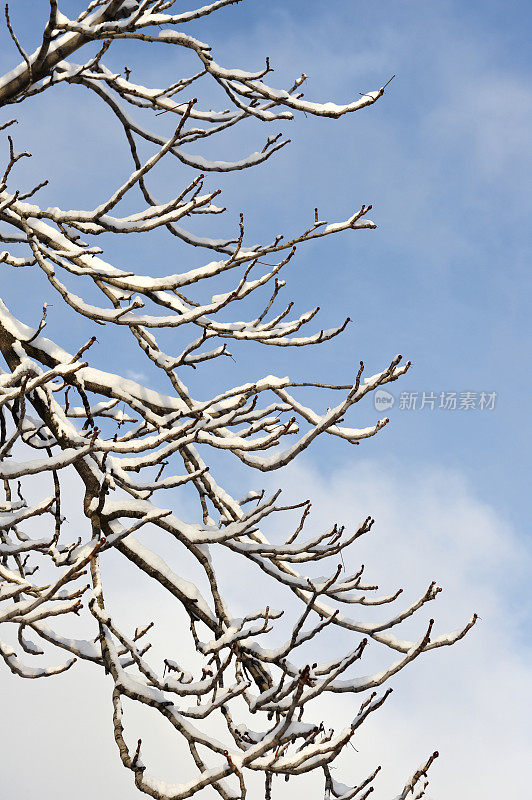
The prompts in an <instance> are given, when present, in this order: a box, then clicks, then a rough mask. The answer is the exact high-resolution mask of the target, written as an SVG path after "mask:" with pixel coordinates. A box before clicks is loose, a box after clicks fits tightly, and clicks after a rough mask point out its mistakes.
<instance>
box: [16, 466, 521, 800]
mask: <svg viewBox="0 0 532 800" xmlns="http://www.w3.org/2000/svg"><path fill="white" fill-rule="evenodd" d="M274 477H275V476H274ZM274 482H275V481H274V480H273V481H272V484H273V483H274ZM283 485H284V486H285V493H286V496H287V498H288V497H294V498H295V497H298V498H301V496H302V495H304V496H309V497H311V498H312V500H313V516H312V524H313V525H314V526H315V527H316V528H317V529H320V528H322V527H324V526H329V525H330V523H331V522H332V521H334V520H338V521H341V522H347V523H348V524H351V525H354V524H357V523H358V522H359V521H360V519H361V518H364V517H365V516H366V515H368V514H372V515H373V516H374V517H376V524H375V526H374V529H373V531H372V533H370V534H369V535H368V537H365V538H367V541H366V542H364V541H363V540H362V542H360V543H359V544H357V545H355V546H354V547H353V550H352V554H349V555H348V554H346V555H345V556H344V558H345V560H346V567H347V569H350V568H351V567H356V566H358V564H359V562H360V561H363V562H364V563H366V564H367V575H368V578H370V579H371V580H374V579H375V580H376V581H377V582H379V583H380V585H381V588H382V589H383V590H384V591H387V590H388V589H391V588H393V587H396V586H399V585H402V586H404V587H405V589H406V592H405V595H408V596H410V595H412V596H413V595H414V594H416V593H420V592H422V591H423V589H424V588H425V586H426V584H427V583H428V582H430V580H432V579H437V580H438V582H439V583H440V585H443V586H444V587H445V592H444V593H442V594H441V595H440V596H439V598H438V600H436V601H435V602H434V603H432V604H430V607H429V611H428V613H429V614H431V615H434V616H435V618H436V620H437V626H438V630H439V631H440V632H443V630H449V629H453V628H456V627H459V626H460V625H461V624H462V623H463V622H464V621H465V620H466V619H467V618H468V617H469V616H470V614H471V612H472V611H474V610H476V611H478V613H479V614H480V616H481V618H482V620H481V622H479V624H478V626H477V627H476V628H475V629H473V631H472V632H471V633H470V635H469V636H468V637H467V638H466V640H464V641H463V642H461V643H459V644H457V645H456V646H455V647H453V648H444V649H441V650H438V651H436V652H433V653H431V654H429V655H427V656H426V657H425V658H424V659H420V660H419V661H418V662H416V663H415V664H413V665H411V666H410V668H407V669H406V670H405V672H404V673H402V674H401V675H400V676H396V678H394V679H393V681H392V682H391V685H393V686H394V687H395V689H396V692H395V693H394V694H393V695H392V696H391V698H390V699H389V700H388V702H387V704H386V706H385V707H384V708H383V709H381V711H380V712H378V713H377V714H375V715H374V716H373V719H372V720H371V721H370V722H369V723H368V724H367V725H366V726H365V727H364V728H363V729H362V730H361V732H360V734H359V735H358V736H357V738H356V741H355V746H356V747H357V750H358V753H355V752H352V751H350V752H349V754H348V757H345V758H344V763H343V764H342V765H341V768H340V767H339V768H338V772H337V774H338V776H339V777H340V776H342V778H343V777H344V775H345V779H346V780H351V779H352V780H353V781H354V782H355V781H356V779H357V778H360V777H361V775H363V774H365V773H366V772H369V771H370V769H371V768H373V767H374V766H375V765H376V764H377V763H381V764H382V765H383V768H384V769H383V773H382V776H381V777H380V779H379V782H378V784H377V788H378V789H379V793H378V794H377V795H376V796H380V797H383V798H386V797H388V798H389V797H393V796H394V794H395V793H397V791H398V789H399V788H400V786H402V782H403V781H404V779H405V778H406V777H407V776H408V774H409V773H410V772H411V771H413V770H414V769H415V767H416V766H417V765H418V764H419V763H420V762H421V761H422V760H423V759H424V758H426V757H427V756H428V755H429V754H430V753H431V752H432V751H433V750H434V749H439V750H440V751H441V758H440V760H439V762H437V763H436V765H435V766H434V768H433V771H432V789H431V796H432V797H433V798H434V800H440V799H441V800H443V798H449V797H461V796H463V794H464V791H465V789H464V787H467V797H468V799H469V800H481V798H482V800H488V798H491V797H493V798H496V797H502V796H519V794H520V793H519V785H520V781H521V778H522V776H521V770H522V768H523V767H522V765H523V764H525V763H526V761H527V751H528V752H529V749H530V745H531V744H532V741H531V738H532V737H531V736H530V731H529V729H528V720H527V719H526V707H527V703H528V705H529V701H530V699H531V697H530V694H531V689H530V687H531V686H532V680H531V679H532V668H531V667H530V663H529V661H528V662H527V649H526V646H525V642H524V639H521V638H520V637H521V636H522V623H523V617H522V612H520V611H519V608H520V604H521V603H525V602H526V596H525V594H524V592H523V591H522V589H521V588H520V581H521V578H522V577H523V575H524V574H525V572H526V570H527V569H528V567H529V565H530V558H529V556H528V554H527V553H526V552H525V551H524V550H523V548H522V547H521V546H520V544H519V542H518V539H517V537H516V535H515V532H514V531H513V530H512V529H511V528H510V527H509V526H508V524H507V523H506V522H505V521H504V520H503V519H501V518H500V517H499V516H498V515H497V513H496V511H495V510H494V509H493V508H491V507H489V506H488V505H486V504H484V503H481V502H480V501H479V500H478V498H476V497H475V496H474V495H473V493H472V492H471V491H470V489H469V488H468V487H467V485H466V483H465V481H464V479H463V476H461V475H460V474H458V473H453V472H449V471H445V470H440V469H438V468H428V467H427V466H425V467H420V468H413V469H408V468H405V467H404V466H403V465H401V464H400V463H399V462H393V463H388V464H387V465H385V466H382V465H381V466H379V465H378V464H376V463H374V462H371V461H357V462H352V463H350V464H346V465H345V466H343V467H342V468H341V469H338V470H332V471H328V472H327V473H325V472H324V470H323V468H321V469H319V470H318V469H316V468H315V467H313V466H312V465H311V464H310V463H307V464H306V465H300V466H294V467H293V468H292V469H289V470H287V471H286V475H285V480H284V481H283ZM278 520H280V517H278ZM109 556H110V557H111V563H109V564H108V568H107V572H108V577H109V578H111V575H113V576H115V577H116V581H117V583H118V584H119V586H120V592H118V591H116V592H114V591H112V590H110V591H108V593H107V597H108V603H109V604H110V605H113V606H116V608H114V611H115V613H116V614H117V615H120V617H121V619H123V620H126V622H127V625H128V626H131V625H136V624H138V623H139V622H145V621H147V619H148V617H150V615H151V614H152V613H153V612H155V613H157V610H158V609H164V611H162V612H159V616H160V624H158V629H159V641H158V642H157V649H156V657H159V654H160V652H163V650H166V651H167V650H168V648H170V649H171V650H172V651H173V653H174V654H175V656H176V657H178V658H179V653H180V649H182V644H181V642H180V637H179V628H180V618H179V616H177V618H176V612H175V610H174V609H172V606H171V604H168V602H167V600H165V597H164V593H163V592H159V590H158V589H156V588H155V589H154V588H151V589H149V588H148V586H147V584H145V583H142V584H138V583H137V581H133V580H129V581H128V578H127V576H128V575H129V576H130V577H131V576H132V575H133V572H132V571H131V570H130V568H129V565H124V563H123V561H122V560H121V558H120V557H119V556H118V554H116V555H111V554H109ZM165 557H166V558H167V559H171V558H172V548H168V550H167V552H166V553H165ZM173 558H174V559H175V562H174V564H173V566H174V568H175V569H176V570H179V569H183V568H184V566H185V565H184V562H183V560H182V556H181V554H180V553H176V552H174V556H173ZM234 575H235V573H233V576H231V575H229V574H228V575H227V580H228V583H229V582H230V581H231V577H232V580H233V581H234ZM238 575H239V578H245V579H246V580H245V581H244V580H239V583H238V585H236V584H235V583H234V582H233V584H232V586H231V588H230V590H229V595H230V596H229V599H230V602H231V603H232V605H233V607H234V608H236V609H238V607H239V606H240V605H243V604H246V603H249V597H250V596H251V595H250V590H251V588H253V592H254V594H253V602H254V604H260V603H261V601H262V598H260V594H261V592H262V591H263V590H264V588H265V586H266V583H265V582H264V581H262V582H261V581H257V579H256V576H255V574H254V573H251V572H250V573H249V574H246V573H245V571H244V572H239V573H238ZM509 575H511V576H512V577H511V581H512V582H513V583H514V590H513V593H511V592H510V591H509V587H508V584H509V583H510V580H509V579H508V577H507V576H509ZM403 602H406V600H404V601H403ZM383 614H386V611H385V609H380V610H378V615H379V617H380V616H382V615H383ZM426 616H427V615H426ZM425 618H426V617H425ZM422 629H423V621H422V620H421V619H420V620H419V622H418V623H416V624H415V625H413V626H410V630H411V632H412V633H413V635H414V636H415V635H416V634H415V633H414V631H421V630H422ZM325 644H326V646H327V647H332V648H333V649H335V648H337V647H340V646H342V645H340V643H339V638H338V637H337V636H335V637H329V638H328V639H327V641H326V642H325ZM387 657H388V656H387ZM392 660H393V656H392ZM78 666H79V669H78V667H76V668H75V669H74V670H72V671H71V672H70V673H66V674H65V675H63V676H60V677H57V678H55V679H48V680H46V681H45V680H43V681H40V682H38V681H28V682H25V683H22V681H21V680H20V679H16V678H14V677H12V676H11V675H8V674H6V671H5V670H2V671H1V672H0V683H1V686H2V697H3V701H2V711H3V715H4V716H5V717H6V718H10V719H11V720H12V725H11V735H10V737H9V740H8V741H5V742H4V744H3V751H2V754H3V761H4V763H5V764H12V765H13V769H7V770H6V775H5V777H4V778H3V781H4V787H5V789H6V791H7V790H8V794H9V796H10V797H13V798H19V797H21V798H22V797H26V796H32V794H34V793H36V792H37V791H38V792H39V794H40V796H41V797H43V798H44V800H49V799H50V800H51V798H53V799H54V800H63V798H64V800H66V798H69V797H71V796H72V794H73V793H75V794H76V797H78V798H79V800H85V798H87V800H88V799H89V798H92V797H94V795H95V794H96V793H98V794H99V795H100V796H101V797H102V798H105V800H107V799H108V798H111V797H114V796H120V797H121V798H122V800H126V798H130V797H131V798H134V797H136V790H135V789H134V787H133V785H132V782H131V778H130V776H129V775H128V774H127V773H126V771H125V770H124V769H123V768H122V766H121V764H120V763H119V758H118V753H117V751H116V746H115V744H114V741H113V739H112V730H111V718H110V696H109V695H110V689H111V686H110V680H109V679H108V678H104V676H103V675H101V674H99V673H97V671H96V670H94V669H90V668H89V667H85V666H84V665H78ZM367 669H368V665H365V666H364V665H362V670H363V671H364V672H365V671H367ZM357 705H358V703H357V702H356V701H354V702H353V703H352V704H351V703H350V701H349V699H348V698H345V697H343V698H342V700H341V702H340V703H338V704H337V703H335V702H334V701H328V702H327V703H325V704H323V706H322V708H321V709H320V713H323V714H324V716H325V715H326V718H327V719H331V720H332V724H335V725H340V724H342V722H343V724H344V725H345V724H346V722H348V721H349V720H350V718H351V717H352V710H353V709H354V707H355V706H357ZM346 708H347V709H348V710H347V718H346V716H345V713H346ZM127 719H129V718H126V721H127ZM131 719H132V720H133V729H132V730H131V731H130V740H136V737H137V735H138V734H139V733H141V732H142V734H143V736H144V738H145V740H146V753H147V754H148V756H149V758H148V759H146V760H148V761H150V762H151V761H153V763H154V766H155V765H156V767H157V769H161V770H162V771H163V773H164V774H163V777H165V778H166V777H168V778H170V779H175V780H178V779H179V778H180V776H181V778H182V772H181V766H180V760H179V757H178V756H176V750H175V742H174V739H173V737H172V736H171V735H169V732H168V731H167V730H166V727H165V726H164V725H161V724H160V723H159V722H158V721H157V722H155V721H154V715H153V714H152V713H151V712H149V714H148V715H146V714H145V713H135V714H133V716H132V717H131ZM139 726H142V728H141V727H139ZM25 763H28V764H29V763H31V764H32V770H31V773H30V771H24V772H23V773H22V777H19V778H18V779H17V778H16V769H17V768H18V769H19V770H20V766H21V765H23V764H25ZM17 780H18V783H17ZM284 787H285V785H284V783H283V784H282V786H281V782H279V787H278V788H279V796H290V797H294V796H295V797H296V798H297V797H303V795H304V794H306V795H307V796H308V797H309V798H310V797H312V798H314V797H316V798H319V797H321V781H320V783H319V787H320V788H318V787H317V785H316V782H315V779H313V780H306V781H301V782H299V781H298V782H295V781H292V782H290V784H289V785H288V789H289V791H290V795H288V794H286V793H285V788H284Z"/></svg>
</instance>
